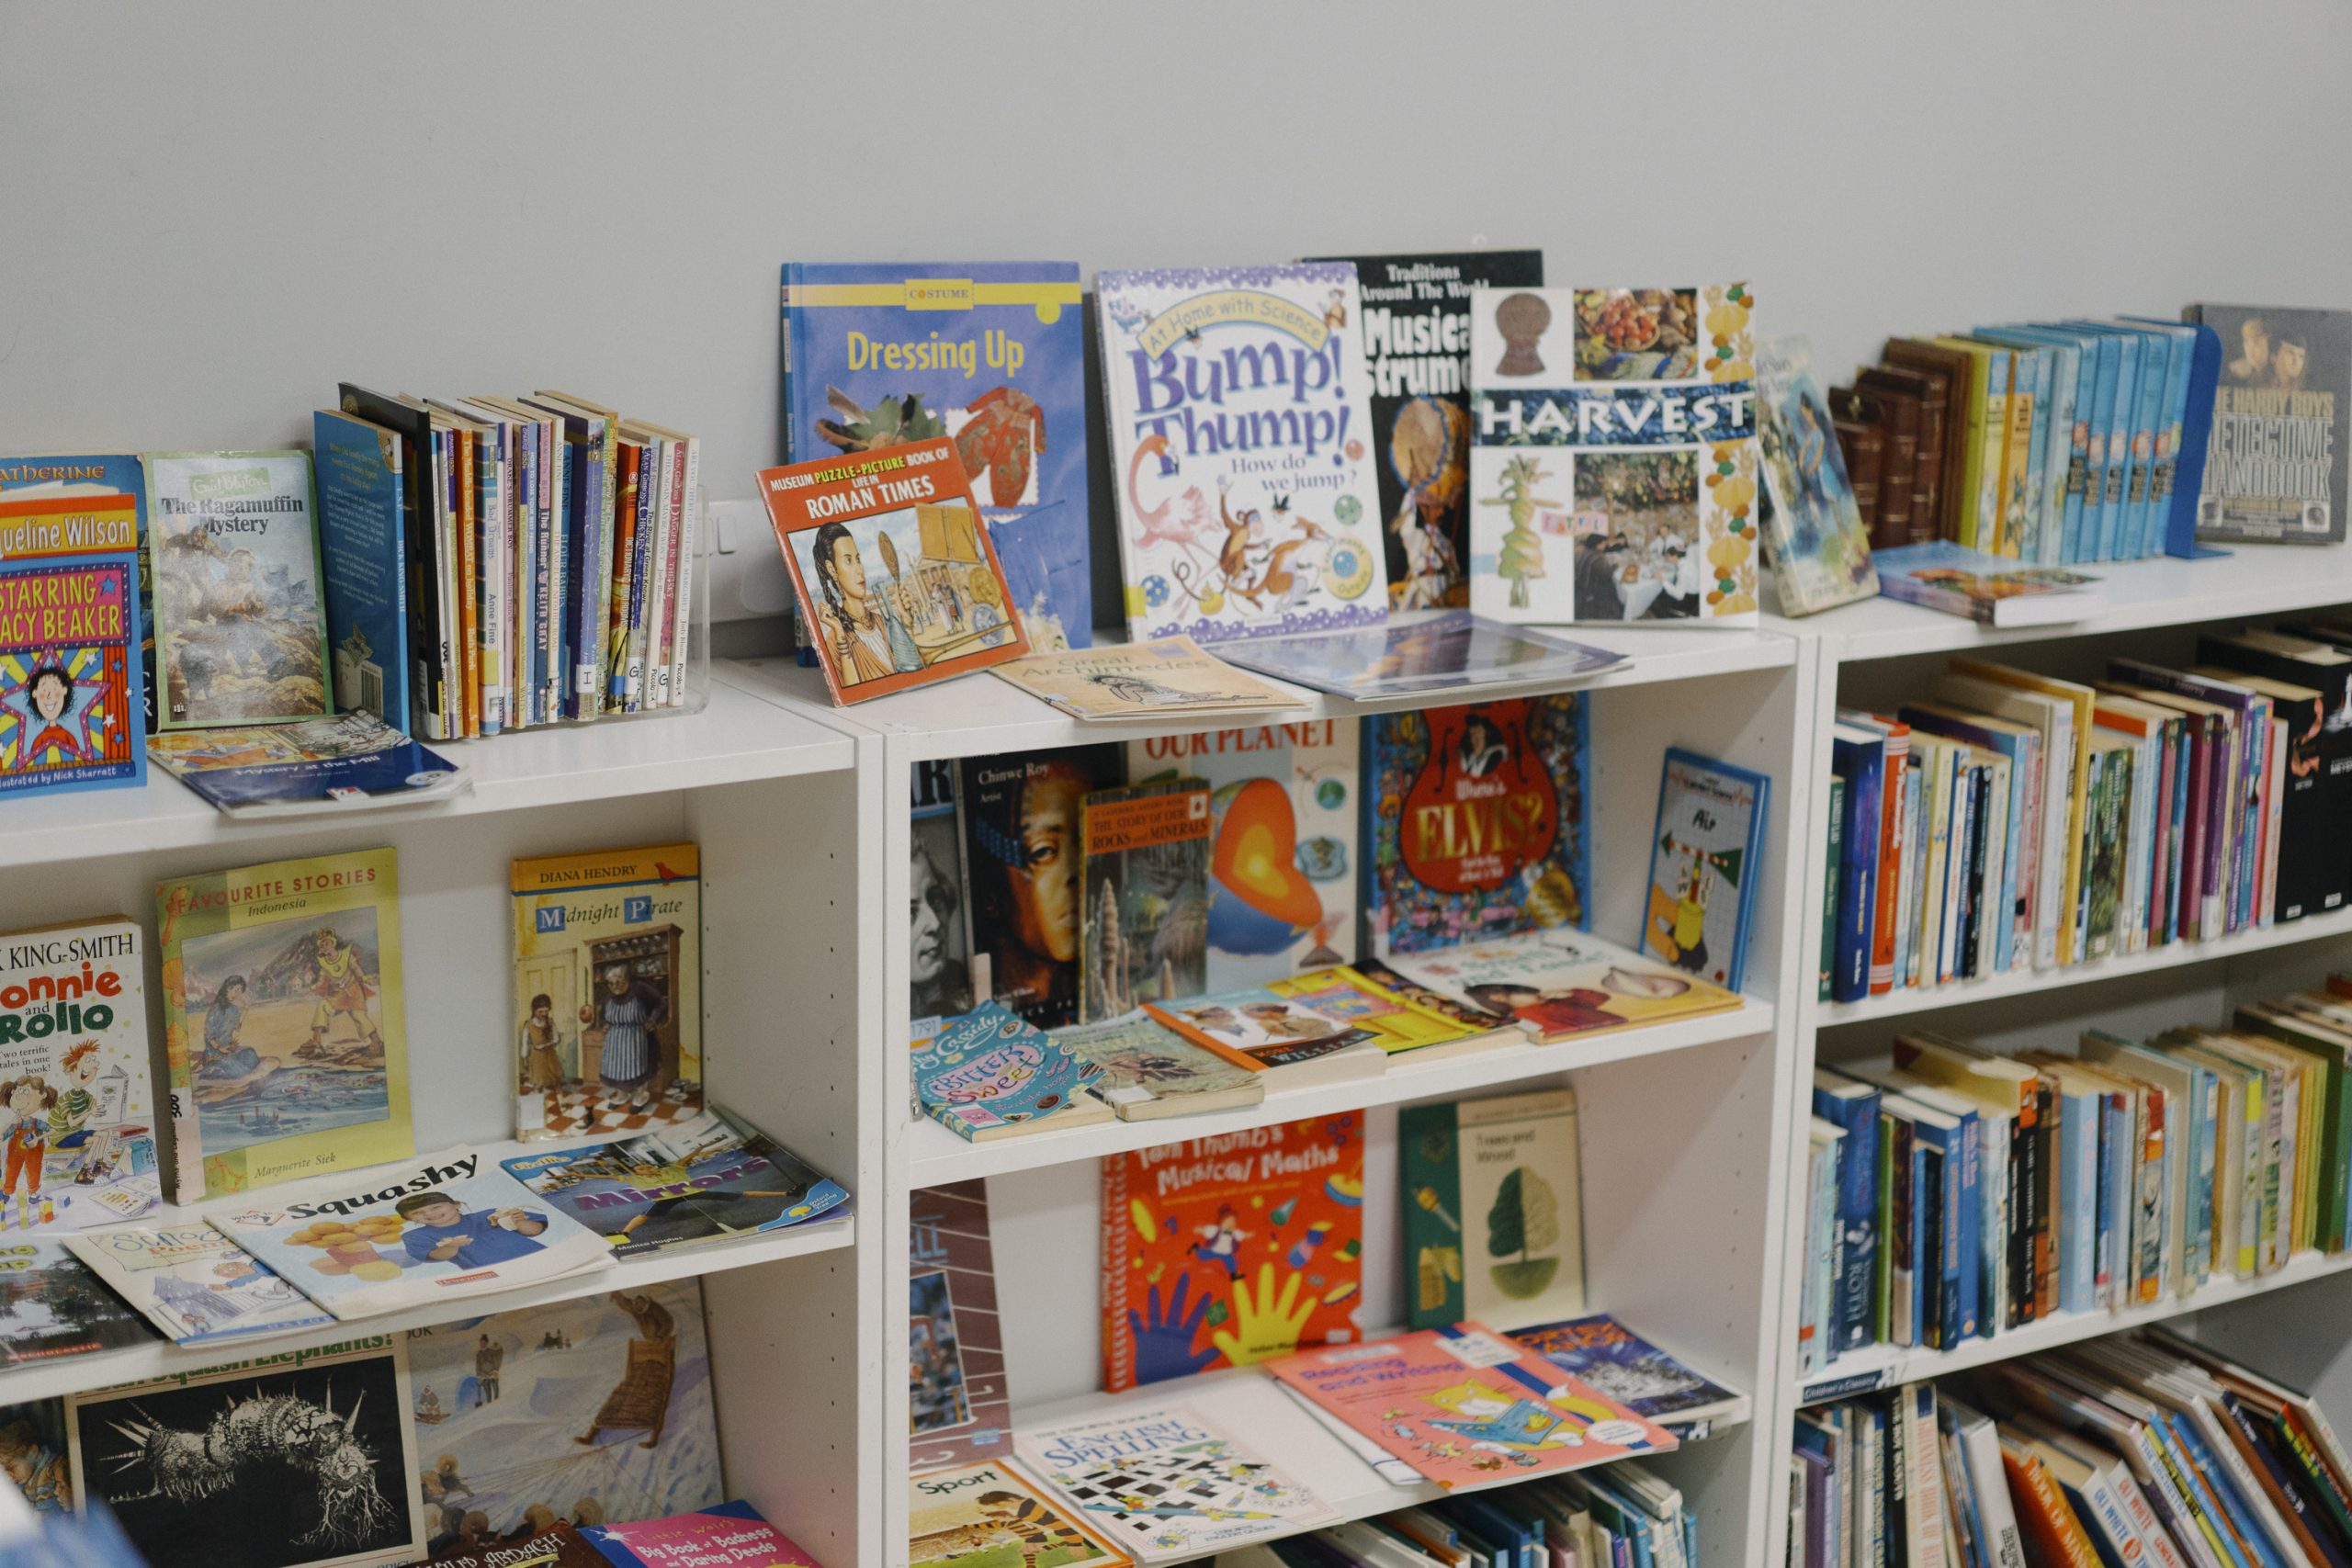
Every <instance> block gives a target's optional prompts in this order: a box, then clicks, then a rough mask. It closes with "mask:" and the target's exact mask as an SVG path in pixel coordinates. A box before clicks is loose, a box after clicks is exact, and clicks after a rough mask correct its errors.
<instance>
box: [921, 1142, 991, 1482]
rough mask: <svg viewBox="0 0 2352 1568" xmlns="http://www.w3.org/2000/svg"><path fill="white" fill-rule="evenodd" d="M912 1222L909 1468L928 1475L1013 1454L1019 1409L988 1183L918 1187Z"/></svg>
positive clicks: (958, 1183)
mask: <svg viewBox="0 0 2352 1568" xmlns="http://www.w3.org/2000/svg"><path fill="white" fill-rule="evenodd" d="M908 1224H909V1227H910V1228H909V1241H908V1250H907V1333H908V1339H907V1404H908V1438H907V1464H908V1468H909V1470H910V1471H911V1472H913V1473H914V1474H917V1475H921V1474H922V1473H923V1472H926V1471H933V1470H941V1469H944V1468H945V1467H946V1466H948V1465H952V1464H969V1463H971V1462H972V1461H975V1460H981V1459H987V1458H989V1457H990V1456H991V1455H994V1456H998V1457H1001V1456H1003V1455H1005V1454H1006V1453H1008V1452H1009V1451H1010V1448H1011V1444H1012V1391H1011V1387H1010V1385H1009V1384H1008V1383H1007V1382H1006V1381H1005V1375H1004V1327H1003V1324H1002V1321H1001V1319H1000V1318H999V1316H998V1314H997V1296H996V1263H995V1260H994V1258H995V1255H994V1253H993V1251H992V1250H991V1249H990V1247H989V1188H988V1183H987V1182H985V1181H956V1182H950V1183H949V1184H948V1185H946V1186H944V1187H924V1188H919V1189H917V1190H915V1192H914V1193H913V1194H912V1195H911V1196H910V1198H909V1200H908Z"/></svg>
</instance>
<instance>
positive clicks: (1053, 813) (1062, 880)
mask: <svg viewBox="0 0 2352 1568" xmlns="http://www.w3.org/2000/svg"><path fill="white" fill-rule="evenodd" d="M956 766H957V768H958V773H957V775H956V812H957V815H958V817H959V818H960V820H961V824H962V828H963V834H962V857H963V864H962V872H963V878H962V880H963V894H964V898H965V900H966V919H967V928H966V929H967V931H968V932H969V933H970V934H969V951H970V953H971V973H970V983H971V994H972V999H973V1000H974V1001H989V1000H994V1001H998V1002H1001V1003H1002V1004H1003V1005H1004V1006H1006V1007H1008V1008H1011V1009H1012V1010H1013V1011H1014V1012H1017V1013H1019V1014H1020V1015H1021V1016H1022V1017H1023V1019H1025V1020H1027V1021H1029V1022H1031V1023H1034V1024H1035V1025H1036V1026H1037V1027H1038V1028H1040V1029H1052V1028H1055V1027H1057V1026H1058V1025H1061V1024H1065V1023H1074V1022H1076V1021H1077V1020H1078V990H1079V961H1078V948H1079V934H1078V933H1079V919H1080V908H1079V904H1080V899H1079V897H1078V875H1077V869H1078V855H1079V847H1078V846H1079V807H1080V802H1082V801H1083V800H1084V799H1085V798H1086V796H1087V795H1091V794H1092V793H1093V792H1094V791H1096V790H1100V789H1115V788H1117V787H1118V786H1119V785H1120V784H1125V783H1126V782H1127V781H1126V770H1125V767H1124V766H1122V764H1121V759H1120V755H1119V749H1118V748H1117V747H1116V746H1111V745H1097V746H1067V747H1062V748H1060V749H1058V750H1051V751H1035V752H1031V753H1029V754H1027V755H1025V756H1000V757H967V758H965V759H963V761H961V762H959V763H958V764H956Z"/></svg>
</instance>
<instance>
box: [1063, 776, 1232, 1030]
mask: <svg viewBox="0 0 2352 1568" xmlns="http://www.w3.org/2000/svg"><path fill="white" fill-rule="evenodd" d="M1209 828H1210V818H1209V786H1208V785H1207V784H1204V783H1203V782H1202V781H1200V780H1199V779H1167V780H1162V781H1160V782H1159V783H1156V784H1129V785H1127V786H1126V787H1125V788H1123V789H1106V790H1097V791H1096V792H1095V793H1094V794H1092V795H1088V796H1087V797H1086V799H1085V801H1084V802H1083V803H1082V804H1081V805H1080V807H1079V882H1080V891H1081V894H1082V896H1083V897H1084V898H1085V900H1086V901H1085V904H1084V906H1083V907H1082V911H1081V914H1080V921H1079V933H1080V934H1079V949H1078V953H1079V956H1078V974H1079V998H1078V1016H1079V1020H1080V1021H1081V1022H1085V1023H1094V1022H1099V1021H1102V1020H1103V1019H1106V1018H1115V1017H1117V1016H1118V1015H1119V1014H1121V1013H1125V1012H1132V1011H1134V1010H1136V1008H1137V1007H1139V1006H1141V1005H1142V1004H1144V1003H1146V1002H1165V1001H1168V1000H1169V999H1170V998H1175V997H1190V996H1197V995H1198V994H1199V993H1200V990H1201V988H1202V987H1204V985H1206V984H1207V983H1208V982H1207V973H1206V968H1205V965H1204V963H1203V957H1204V948H1203V944H1202V942H1201V933H1202V931H1204V929H1205V928H1206V927H1207V924H1208V874H1209V868H1208V862H1209Z"/></svg>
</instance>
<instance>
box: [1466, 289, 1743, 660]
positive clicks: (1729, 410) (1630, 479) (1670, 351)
mask: <svg viewBox="0 0 2352 1568" xmlns="http://www.w3.org/2000/svg"><path fill="white" fill-rule="evenodd" d="M1753 305H1754V299H1753V297H1752V296H1751V295H1750V294H1749V293H1748V290H1747V286H1746V285H1744V284H1738V283H1733V284H1716V285H1711V286H1709V287H1707V288H1516V289H1510V288H1481V289H1477V290H1475V291H1473V293H1472V294H1471V297H1470V312H1471V314H1470V369H1469V378H1470V608H1471V609H1472V610H1474V611H1476V613H1477V614H1479V615H1486V616H1488V617H1490V618H1492V619H1494V620H1498V621H1536V622H1542V623H1544V624H1547V625H1556V624H1560V623H1566V622H1577V623H1582V624H1588V625H1589V624H1592V623H1595V622H1615V621H1676V620H1687V621H1690V622H1691V623H1692V624H1694V625H1698V626H1754V625H1755V624H1756V620H1757V600H1756V592H1757V568H1758V564H1759V563H1758V559H1757V524H1756V515H1757V506H1756V502H1757V498H1758V489H1757V486H1758V477H1757V444H1756V381H1755V378H1756V367H1755V362H1754V361H1755V348H1754V320H1753V318H1754V310H1753Z"/></svg>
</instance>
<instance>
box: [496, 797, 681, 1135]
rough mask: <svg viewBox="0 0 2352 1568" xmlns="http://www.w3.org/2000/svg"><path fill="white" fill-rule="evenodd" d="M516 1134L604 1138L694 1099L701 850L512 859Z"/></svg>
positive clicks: (654, 1121)
mask: <svg viewBox="0 0 2352 1568" xmlns="http://www.w3.org/2000/svg"><path fill="white" fill-rule="evenodd" d="M512 872H513V874H512V880H511V883H510V886H512V887H513V889H514V895H515V1010H514V1012H513V1013H511V1014H510V1015H509V1016H510V1017H512V1018H514V1019H515V1058H514V1059H515V1063H516V1065H517V1067H518V1070H519V1077H518V1080H517V1089H516V1099H515V1133H516V1135H517V1136H519V1137H520V1138H521V1139H522V1140H523V1141H524V1142H525V1143H537V1142H539V1141H541V1140H545V1139H558V1138H610V1137H618V1136H621V1135H623V1134H631V1133H645V1132H658V1131H660V1130H662V1128H664V1127H669V1126H675V1125H679V1124H682V1123H684V1122H690V1121H692V1120H693V1119H694V1118H695V1116H696V1115H697V1114H698V1113H699V1112H700V1111H701V1110H702V1108H703V1077H704V1063H703V1049H702V852H701V851H700V849H699V848H698V847H697V846H695V845H694V844H687V843H679V844H650V845H647V846H646V847H644V848H642V849H633V850H595V851H589V852H585V853H582V854H573V855H546V856H541V857H539V858H537V859H531V860H518V861H516V862H515V863H514V866H513V868H512Z"/></svg>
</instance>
